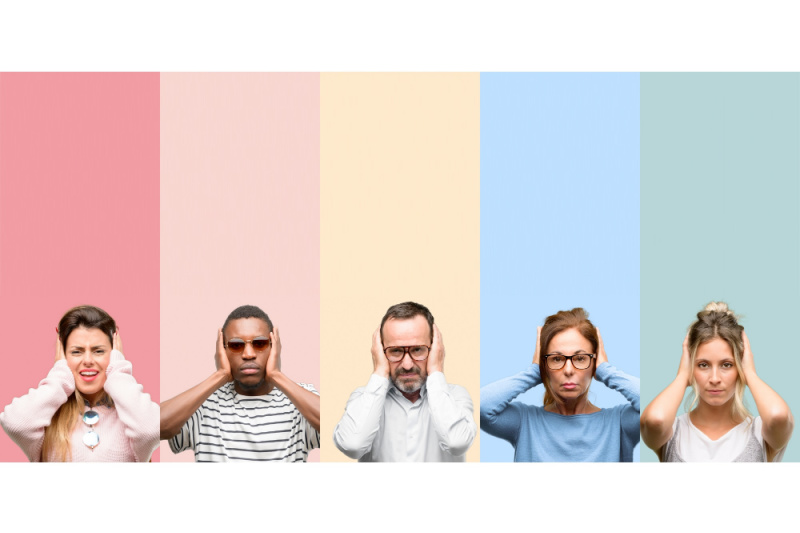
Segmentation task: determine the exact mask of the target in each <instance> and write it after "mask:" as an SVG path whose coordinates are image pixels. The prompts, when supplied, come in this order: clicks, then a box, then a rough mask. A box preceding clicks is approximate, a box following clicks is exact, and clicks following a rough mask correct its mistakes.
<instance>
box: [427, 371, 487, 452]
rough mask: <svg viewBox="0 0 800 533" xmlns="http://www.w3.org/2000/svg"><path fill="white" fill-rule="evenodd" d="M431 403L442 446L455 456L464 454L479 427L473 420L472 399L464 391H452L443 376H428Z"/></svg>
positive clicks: (433, 419)
mask: <svg viewBox="0 0 800 533" xmlns="http://www.w3.org/2000/svg"><path fill="white" fill-rule="evenodd" d="M427 385H428V403H429V405H430V409H431V418H432V421H433V426H434V429H435V431H436V433H437V435H438V436H439V439H440V443H441V444H442V445H443V446H444V448H445V449H447V451H448V452H450V453H451V454H453V455H455V456H459V455H464V454H465V453H467V450H468V449H469V447H470V446H471V445H472V441H473V440H474V439H475V434H476V433H477V432H478V428H477V426H476V424H475V421H474V420H473V419H472V416H473V414H472V399H471V398H470V397H469V394H468V393H467V392H466V390H464V389H462V388H458V389H455V390H454V391H451V390H450V387H449V385H448V383H447V380H445V378H444V374H443V373H441V372H437V373H434V374H431V375H429V376H428V382H427Z"/></svg>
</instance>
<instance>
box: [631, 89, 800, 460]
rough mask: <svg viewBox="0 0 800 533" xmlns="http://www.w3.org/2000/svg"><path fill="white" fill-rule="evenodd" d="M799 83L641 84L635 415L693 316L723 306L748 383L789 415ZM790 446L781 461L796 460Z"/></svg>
mask: <svg viewBox="0 0 800 533" xmlns="http://www.w3.org/2000/svg"><path fill="white" fill-rule="evenodd" d="M799 82H800V76H798V75H797V74H642V77H641V91H642V92H641V100H642V111H641V112H642V117H641V122H642V123H641V132H642V133H641V134H642V141H641V142H642V177H641V179H642V182H641V183H642V185H641V187H642V221H641V231H642V263H641V266H642V348H641V353H642V404H643V405H647V403H649V402H650V401H652V399H653V398H655V397H656V395H658V393H659V392H661V390H662V389H664V387H666V386H667V385H668V384H669V383H670V382H671V381H672V380H673V379H674V378H675V375H676V373H677V371H678V364H679V362H680V355H681V343H682V342H683V338H684V336H685V335H686V331H687V328H688V327H689V325H690V324H691V323H692V322H693V321H694V319H695V318H696V314H697V312H698V311H700V310H701V309H703V307H705V305H706V304H707V303H708V302H709V301H712V300H723V301H726V302H727V303H728V305H729V306H730V307H731V308H732V309H733V310H734V311H735V312H736V313H738V314H740V315H743V317H742V319H741V321H740V323H741V324H742V325H743V326H744V327H745V330H746V331H747V334H748V337H749V338H750V342H751V345H752V348H753V353H754V362H755V365H756V371H757V372H758V375H759V376H760V377H761V378H762V379H763V380H764V381H765V382H766V383H767V384H768V385H770V386H771V387H772V388H773V389H774V390H775V391H776V392H777V393H778V394H780V395H781V396H782V397H783V398H784V400H786V401H787V403H788V404H789V406H790V408H792V410H793V412H794V414H795V416H797V415H798V414H800V388H798V387H797V378H796V376H797V375H798V372H799V370H798V368H800V367H798V364H797V363H798V361H799V360H800V350H799V349H798V342H797V332H798V330H799V329H800V306H799V305H798V297H800V283H799V280H798V278H799V277H800V215H799V214H798V213H800V185H799V184H800V83H799ZM687 395H688V394H687ZM747 405H748V407H749V408H750V410H751V412H753V413H755V412H756V409H755V402H754V401H753V399H752V396H751V395H750V394H749V391H748V394H747ZM683 412H685V411H684V409H683V406H682V407H681V409H680V410H679V411H678V413H679V414H682V413H683ZM797 439H798V437H797V431H795V437H794V439H793V441H794V442H790V443H789V447H788V449H787V452H786V455H785V456H784V461H797V460H798V458H800V446H799V445H798V444H797V442H796V441H797ZM644 450H645V451H644V452H643V453H642V460H644V461H657V460H658V458H657V457H656V455H655V453H653V452H652V451H651V450H650V449H649V448H647V447H646V446H645V447H644Z"/></svg>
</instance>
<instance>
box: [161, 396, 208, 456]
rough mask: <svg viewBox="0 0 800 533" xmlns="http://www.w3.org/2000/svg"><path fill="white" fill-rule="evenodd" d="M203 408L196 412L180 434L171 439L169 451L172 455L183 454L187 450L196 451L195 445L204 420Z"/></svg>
mask: <svg viewBox="0 0 800 533" xmlns="http://www.w3.org/2000/svg"><path fill="white" fill-rule="evenodd" d="M203 407H204V406H200V409H198V410H197V411H195V412H194V414H192V416H190V417H189V420H187V421H186V423H185V424H184V425H183V427H181V430H180V432H179V433H178V434H177V435H175V436H174V437H172V438H171V439H169V449H170V450H172V453H181V452H183V451H186V450H194V449H195V443H196V442H197V437H198V434H199V428H200V425H201V422H202V420H203V413H202V411H203Z"/></svg>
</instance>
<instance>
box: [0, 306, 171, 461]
mask: <svg viewBox="0 0 800 533" xmlns="http://www.w3.org/2000/svg"><path fill="white" fill-rule="evenodd" d="M131 370H132V366H131V363H130V362H128V361H127V360H125V358H124V357H123V355H122V341H121V339H120V336H119V332H118V331H117V326H116V323H115V322H114V319H113V318H111V317H110V316H109V315H108V313H106V312H105V311H103V310H102V309H100V308H98V307H92V306H88V305H87V306H80V307H75V308H73V309H70V310H69V311H67V313H66V314H65V315H64V316H63V317H62V318H61V321H60V322H59V325H58V340H57V342H56V360H55V364H54V365H53V368H52V369H51V370H50V372H49V373H48V374H47V377H46V378H45V379H43V380H42V381H41V382H40V383H39V387H38V388H36V389H31V391H30V392H29V393H28V394H26V395H25V396H23V397H21V398H15V399H14V400H13V401H12V402H11V405H8V406H6V408H5V410H4V411H3V413H1V414H0V424H2V426H3V429H4V430H5V432H6V433H7V434H8V436H9V437H11V440H13V441H14V442H15V443H16V444H17V446H19V447H20V448H21V449H22V451H23V452H25V455H27V456H28V459H29V460H30V461H98V462H112V461H113V462H120V461H131V462H132V461H138V462H146V461H149V460H150V456H151V455H152V454H153V452H154V451H155V449H156V448H157V447H158V443H159V427H158V425H159V408H158V404H156V403H154V402H152V401H151V400H150V396H149V395H148V394H145V393H144V392H143V390H142V386H141V385H139V384H138V383H136V380H135V379H134V378H133V375H132V373H131Z"/></svg>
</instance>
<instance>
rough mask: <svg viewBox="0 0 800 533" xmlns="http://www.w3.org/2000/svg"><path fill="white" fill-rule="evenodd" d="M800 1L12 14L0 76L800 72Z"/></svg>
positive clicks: (202, 7)
mask: <svg viewBox="0 0 800 533" xmlns="http://www.w3.org/2000/svg"><path fill="white" fill-rule="evenodd" d="M797 6H798V4H797V2H795V1H793V0H779V1H777V0H762V1H760V2H758V3H755V2H746V1H742V0H728V1H707V0H706V1H703V0H672V1H670V2H646V1H643V0H604V1H596V0H572V1H570V0H562V1H560V2H541V1H540V2H537V1H533V0H527V1H526V0H494V1H492V2H487V1H483V2H481V1H476V0H461V1H455V0H448V1H442V0H438V1H437V0H406V1H404V2H402V3H400V2H398V3H389V2H378V1H374V0H373V1H366V0H343V1H335V2H334V1H323V0H313V1H297V2H277V1H271V2H270V1H252V0H247V1H242V0H238V1H237V0H232V1H227V2H220V1H214V2H211V1H208V0H199V1H187V0H180V1H162V0H159V1H155V0H142V1H139V2H135V3H133V2H131V3H128V4H125V3H119V2H107V1H100V0H90V1H83V2H64V1H57V0H45V1H35V0H31V1H28V2H13V3H12V2H6V3H4V4H2V5H0V70H4V71H15V70H24V71H28V70H77V71H86V70H101V71H118V70H121V71H191V70H204V71H208V70H212V71H254V70H255V71H312V72H316V71H351V70H357V71H530V70H534V71H596V70H603V71H620V70H622V71H654V70H656V71H675V70H680V71H684V70H688V71H725V70H736V71H742V70H745V71H787V70H789V71H796V70H800V54H797V50H800V32H798V29H797V28H798V20H800V17H799V16H798V9H800V8H798V7H797Z"/></svg>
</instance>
